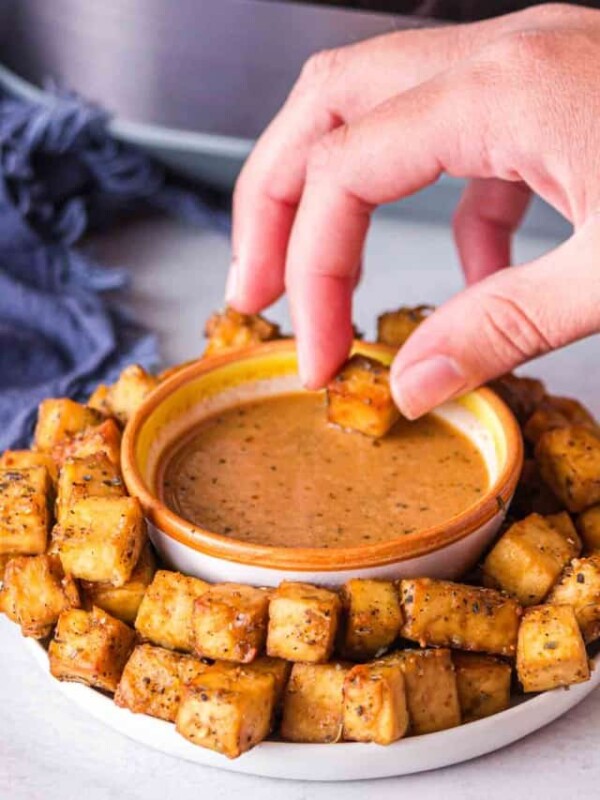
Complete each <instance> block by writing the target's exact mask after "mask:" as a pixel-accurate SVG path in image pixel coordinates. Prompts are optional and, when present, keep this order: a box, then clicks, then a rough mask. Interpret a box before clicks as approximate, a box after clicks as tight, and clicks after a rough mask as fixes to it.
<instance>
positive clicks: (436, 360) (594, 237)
mask: <svg viewBox="0 0 600 800" xmlns="http://www.w3.org/2000/svg"><path fill="white" fill-rule="evenodd" d="M599 252H600V222H599V221H598V219H597V218H596V217H593V218H590V219H589V220H588V222H587V223H585V225H583V226H582V227H581V228H580V229H579V230H578V231H577V233H575V234H574V235H573V236H572V237H571V238H570V239H568V240H567V241H566V242H565V243H564V244H562V245H561V246H560V247H557V248H556V249H555V250H552V251H551V252H550V253H547V254H546V255H544V256H542V257H541V258H539V259H537V260H536V261H533V262H531V263H529V264H525V265H523V266H519V267H513V268H511V269H507V270H502V271H501V272H498V273H496V274H494V275H492V276H490V277H488V278H486V279H485V280H483V281H481V282H480V283H477V284H475V285H473V286H471V287H470V288H468V289H466V290H465V291H463V292H461V293H460V294H458V295H456V296H455V297H454V298H453V299H452V300H450V301H449V302H448V303H445V304H444V305H443V306H441V307H440V308H439V309H438V310H437V311H436V312H435V313H434V314H432V316H430V317H429V318H428V319H427V320H426V321H425V322H423V324H422V325H421V326H419V328H418V329H417V330H416V331H415V333H414V334H413V335H412V336H411V337H410V339H409V340H408V342H407V343H406V344H405V345H404V346H403V347H402V349H401V350H400V351H399V353H398V355H397V356H396V359H395V361H394V364H393V367H392V391H393V394H394V399H395V401H396V403H397V405H398V407H399V408H400V410H401V411H402V413H403V414H405V415H406V416H407V417H408V418H409V419H415V418H417V417H419V416H421V415H422V414H425V413H426V412H427V411H430V410H431V409H432V408H434V407H435V406H437V405H440V404H441V403H443V402H444V401H446V400H448V399H450V398H451V397H453V396H456V395H459V394H462V393H464V392H466V391H468V390H469V389H473V388H475V387H476V386H479V385H481V384H482V383H486V382H487V381H489V380H491V379H492V378H496V377H498V376H499V375H502V374H503V373H505V372H508V371H510V370H512V369H513V368H514V367H516V366H518V365H519V364H522V363H524V362H525V361H528V360H529V359H531V358H534V357H535V356H537V355H540V354H542V353H545V352H548V351H549V350H554V349H556V348H558V347H562V346H564V345H566V344H568V343H569V342H573V341H575V340H576V339H581V338H583V337H584V336H588V335H590V334H592V333H596V332H598V331H600V259H599V258H598V253H599Z"/></svg>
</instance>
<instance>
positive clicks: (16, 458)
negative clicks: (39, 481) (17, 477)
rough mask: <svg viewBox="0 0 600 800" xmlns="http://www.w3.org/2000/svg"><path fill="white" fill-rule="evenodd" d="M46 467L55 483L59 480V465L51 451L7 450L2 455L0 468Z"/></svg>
mask: <svg viewBox="0 0 600 800" xmlns="http://www.w3.org/2000/svg"><path fill="white" fill-rule="evenodd" d="M30 467H46V469H47V470H48V475H49V476H50V480H51V481H52V483H53V484H55V483H56V481H57V480H58V467H57V466H56V464H55V463H54V460H53V458H52V456H51V455H50V454H49V453H42V452H39V451H37V450H5V451H4V452H3V453H2V456H0V470H2V469H17V470H19V469H29V468H30Z"/></svg>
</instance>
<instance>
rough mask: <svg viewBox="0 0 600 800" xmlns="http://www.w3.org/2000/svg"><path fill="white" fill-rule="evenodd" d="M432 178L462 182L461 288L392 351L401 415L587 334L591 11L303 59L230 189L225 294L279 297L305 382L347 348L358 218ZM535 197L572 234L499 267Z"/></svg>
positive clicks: (598, 129) (597, 130) (598, 157)
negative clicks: (527, 258)
mask: <svg viewBox="0 0 600 800" xmlns="http://www.w3.org/2000/svg"><path fill="white" fill-rule="evenodd" d="M443 172H447V173H449V174H450V175H455V176H460V177H466V178H471V179H472V181H471V182H470V184H469V185H468V186H467V189H466V191H465V194H464V196H463V198H462V200H461V202H460V205H459V208H458V210H457V212H456V216H455V220H454V230H455V238H456V242H457V245H458V249H459V253H460V257H461V261H462V264H463V269H464V273H465V276H466V279H467V283H468V284H469V286H468V288H467V289H465V290H464V291H463V292H461V293H460V294H458V295H457V296H455V297H454V298H453V299H452V300H450V301H449V302H447V303H445V304H444V305H443V306H441V307H440V308H439V309H438V310H437V311H436V312H435V313H434V314H433V315H432V316H431V317H430V318H429V319H428V320H426V321H425V322H424V323H423V324H422V325H421V326H420V327H419V329H418V330H417V331H416V332H415V333H414V334H413V336H411V338H410V340H409V342H408V343H407V344H406V345H405V346H404V347H403V348H402V350H401V351H400V352H399V354H398V355H397V357H396V360H395V362H394V365H393V369H392V388H393V392H394V397H395V399H396V402H397V403H398V406H399V407H400V409H401V411H403V412H404V414H405V415H406V416H408V417H409V418H415V417H417V416H419V415H421V414H423V413H425V412H426V411H428V410H430V409H431V408H433V407H434V406H436V405H438V404H439V403H441V402H443V401H444V400H446V399H448V398H450V397H452V396H453V395H456V394H459V393H462V392H464V391H466V390H468V389H470V388H473V387H475V386H477V385H479V384H481V383H483V382H485V381H487V380H489V379H491V378H493V377H495V376H497V375H500V374H502V373H504V372H506V371H508V370H510V369H512V368H513V367H515V366H517V365H518V364H520V363H523V362H524V361H527V360H528V359H530V358H533V357H534V356H536V355H539V354H541V353H544V352H546V351H548V350H552V349H554V348H558V347H561V346H563V345H565V344H567V343H568V342H572V341H574V340H576V339H578V338H581V337H583V336H586V335H589V334H591V333H593V332H597V331H598V330H600V219H599V216H598V211H599V209H600V12H597V11H592V10H588V9H582V8H576V7H570V6H566V5H550V6H538V7H535V8H532V9H528V10H526V11H523V12H519V13H517V14H512V15H509V16H506V17H501V18H498V19H495V20H490V21H486V22H482V23H476V24H472V25H462V26H452V27H446V28H437V29H432V30H416V31H402V32H397V33H392V34H389V35H386V36H383V37H380V38H377V39H373V40H371V41H367V42H363V43H360V44H357V45H352V46H349V47H346V48H342V49H339V50H333V51H328V52H324V53H320V54H318V55H316V56H314V57H313V58H312V59H311V60H310V61H309V62H308V63H307V65H306V66H305V68H304V70H303V72H302V74H301V76H300V78H299V80H298V82H297V84H296V86H295V87H294V89H293V90H292V92H291V94H290V97H289V99H288V100H287V102H286V103H285V105H284V107H283V108H282V110H281V111H280V113H279V114H278V116H277V117H276V118H275V119H274V120H273V122H272V123H271V125H270V126H269V128H268V129H267V130H266V132H265V133H264V134H263V136H262V137H261V138H260V140H259V142H258V144H257V145H256V148H255V150H254V152H253V153H252V155H251V156H250V158H249V159H248V161H247V163H246V165H245V166H244V169H243V171H242V173H241V175H240V178H239V180H238V183H237V186H236V189H235V194H234V233H233V251H234V259H233V262H232V268H231V271H230V275H229V281H228V301H229V302H230V303H232V305H234V306H235V307H236V308H238V309H239V310H240V311H245V312H248V313H252V312H257V311H259V310H261V309H262V308H264V307H265V306H267V305H269V304H270V303H272V302H273V301H274V300H275V299H276V298H277V297H279V295H280V294H281V293H282V292H283V291H284V288H285V289H286V290H287V292H288V295H289V300H290V305H291V311H292V318H293V322H294V328H295V332H296V335H297V339H298V354H299V363H300V372H301V375H302V378H303V380H304V382H305V384H306V385H307V386H308V387H315V388H316V387H320V386H322V385H324V384H325V383H326V382H327V381H328V379H329V378H331V376H332V375H333V374H334V373H335V372H336V370H337V369H338V368H339V366H340V364H341V362H342V361H343V360H344V359H345V358H346V356H347V353H348V350H349V347H350V344H351V339H352V328H351V303H352V293H353V290H354V288H355V286H356V283H357V281H358V278H359V275H360V268H361V266H360V265H361V259H362V252H363V247H364V242H365V237H366V234H367V229H368V226H369V220H370V215H371V212H372V211H373V209H374V208H375V207H376V206H377V205H379V204H381V203H387V202H390V201H393V200H397V199H399V198H402V197H405V196H407V195H410V194H412V193H414V192H416V191H418V190H419V189H421V188H423V187H424V186H427V185H429V184H431V183H433V182H434V181H436V180H437V178H438V177H439V176H440V175H441V174H442V173H443ZM530 192H536V193H537V194H539V195H540V196H541V197H543V198H545V199H546V200H547V201H548V202H549V203H550V204H551V205H553V206H554V207H555V208H556V209H558V211H560V212H561V213H562V214H564V215H565V216H566V217H567V218H568V219H569V220H570V221H571V222H572V223H573V225H574V233H573V235H572V236H571V238H570V239H569V240H568V241H567V242H565V243H564V244H562V245H561V246H560V247H558V248H556V249H555V250H553V251H551V252H550V253H548V254H546V255H544V256H543V257H541V258H539V259H537V260H536V261H533V262H531V263H528V264H524V265H521V266H518V267H513V268H512V269H510V270H505V269H503V268H504V267H506V266H508V265H509V264H510V242H511V235H512V233H513V232H514V230H515V229H516V228H517V226H518V225H519V223H520V221H521V219H522V217H523V214H524V212H525V210H526V207H527V203H528V200H529V196H530Z"/></svg>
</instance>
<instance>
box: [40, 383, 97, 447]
mask: <svg viewBox="0 0 600 800" xmlns="http://www.w3.org/2000/svg"><path fill="white" fill-rule="evenodd" d="M100 422H102V415H101V414H100V413H99V412H98V411H96V410H95V409H93V408H88V406H84V405H82V404H81V403H76V402H75V401H74V400H69V398H68V397H59V398H49V399H48V400H42V402H41V403H40V407H39V409H38V419H37V424H36V426H35V432H34V435H33V441H34V444H35V448H36V450H41V451H42V452H45V453H50V452H52V450H53V449H54V448H55V447H56V445H59V444H61V443H62V442H64V441H65V440H68V439H70V438H72V437H73V436H75V435H76V434H78V433H83V432H84V431H86V430H87V429H88V428H92V427H94V426H95V425H98V424H99V423H100Z"/></svg>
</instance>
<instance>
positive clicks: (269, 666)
mask: <svg viewBox="0 0 600 800" xmlns="http://www.w3.org/2000/svg"><path fill="white" fill-rule="evenodd" d="M213 666H214V668H215V669H218V670H219V671H221V672H223V671H226V670H233V671H234V672H235V671H236V670H239V669H240V666H241V665H240V664H239V663H236V662H235V661H215V662H214V664H213ZM243 667H244V671H245V672H249V673H252V672H260V673H265V672H266V673H267V674H269V675H272V676H273V679H274V681H275V710H276V712H279V711H280V710H281V705H282V702H283V693H284V691H285V687H286V686H287V682H288V680H289V677H290V672H291V669H292V663H291V662H290V661H285V660H284V659H283V658H271V657H270V656H258V657H257V658H255V659H254V661H252V662H251V663H250V664H244V665H243Z"/></svg>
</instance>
